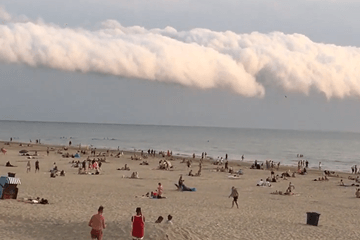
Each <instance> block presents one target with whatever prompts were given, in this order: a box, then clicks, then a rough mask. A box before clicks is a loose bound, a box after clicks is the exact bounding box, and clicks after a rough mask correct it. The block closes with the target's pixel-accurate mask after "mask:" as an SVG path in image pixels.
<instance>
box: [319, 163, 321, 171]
mask: <svg viewBox="0 0 360 240" xmlns="http://www.w3.org/2000/svg"><path fill="white" fill-rule="evenodd" d="M319 170H321V162H319Z"/></svg>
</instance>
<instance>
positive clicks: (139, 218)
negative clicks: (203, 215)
mask: <svg viewBox="0 0 360 240" xmlns="http://www.w3.org/2000/svg"><path fill="white" fill-rule="evenodd" d="M103 213H104V207H103V206H100V207H99V208H98V212H97V214H94V215H93V216H92V217H91V218H90V221H89V224H88V225H89V227H91V231H90V236H91V239H97V240H102V239H103V235H104V229H106V224H105V217H104V216H103ZM163 219H164V218H163V217H162V216H159V217H158V218H157V220H156V221H155V223H161V222H162V221H163ZM172 219H173V217H172V215H171V214H169V215H168V217H167V221H166V222H165V223H166V224H170V225H173V222H172ZM131 223H132V229H131V237H132V239H133V240H140V239H143V238H144V236H145V216H144V215H143V214H142V210H141V208H140V207H137V208H136V209H135V215H133V216H132V217H131ZM166 237H168V236H167V235H166Z"/></svg>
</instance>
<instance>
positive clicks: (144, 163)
mask: <svg viewBox="0 0 360 240" xmlns="http://www.w3.org/2000/svg"><path fill="white" fill-rule="evenodd" d="M140 165H149V163H148V161H142V162H141V163H140Z"/></svg>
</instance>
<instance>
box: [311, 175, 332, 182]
mask: <svg viewBox="0 0 360 240" xmlns="http://www.w3.org/2000/svg"><path fill="white" fill-rule="evenodd" d="M313 181H329V178H328V177H327V176H326V175H325V176H323V177H318V178H315V179H314V180H313Z"/></svg>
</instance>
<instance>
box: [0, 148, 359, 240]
mask: <svg viewBox="0 0 360 240" xmlns="http://www.w3.org/2000/svg"><path fill="white" fill-rule="evenodd" d="M3 146H4V143H0V147H3ZM4 147H5V148H6V149H7V150H8V152H7V153H6V155H4V154H2V153H1V155H0V175H7V172H15V173H16V177H18V178H20V179H21V181H22V184H21V185H20V186H19V194H18V200H0V224H1V228H0V236H1V239H4V240H6V239H16V240H22V239H24V240H25V239H26V240H31V239H37V240H39V239H46V240H50V239H57V240H58V239H76V240H79V239H90V230H91V229H90V227H88V225H87V224H88V221H89V219H90V217H91V216H92V215H93V214H95V213H96V211H97V208H98V207H99V205H103V206H104V217H105V220H106V224H107V228H106V229H105V230H104V239H131V237H130V231H131V222H130V219H131V216H132V215H133V214H134V213H135V208H136V207H141V208H142V211H143V214H144V215H145V217H146V225H145V238H144V239H159V240H161V239H171V240H173V239H175V240H178V239H358V238H359V237H360V236H359V235H360V232H359V231H358V230H357V223H358V220H357V217H358V216H359V213H360V210H359V209H358V208H357V207H358V206H359V205H360V199H358V198H355V190H356V187H340V186H338V182H339V180H340V178H337V177H330V179H329V181H321V182H314V181H313V179H314V178H317V177H319V176H322V172H319V171H314V170H313V171H310V172H309V174H308V175H305V176H302V175H297V176H296V177H295V178H288V180H281V181H280V182H278V183H273V185H272V187H257V186H256V183H257V182H258V181H259V180H260V178H263V179H265V178H266V177H268V176H270V171H269V170H252V169H249V165H248V164H246V163H243V162H239V163H240V165H241V166H238V164H236V163H231V165H232V166H234V168H235V170H238V169H239V168H241V169H243V171H244V175H242V176H241V177H240V178H239V179H229V178H228V175H229V174H228V173H222V172H214V169H215V166H214V165H212V164H210V163H209V162H205V163H204V165H203V170H202V176H201V177H189V176H186V175H187V173H188V171H189V170H188V169H187V166H186V164H184V163H180V159H178V158H174V160H172V161H171V162H172V164H173V165H174V170H172V171H164V170H154V168H156V167H157V165H158V161H159V160H160V157H156V158H152V157H150V158H149V159H147V160H148V161H149V163H150V165H144V166H142V165H139V163H140V162H141V161H134V160H131V159H130V155H131V153H126V154H125V155H124V156H122V157H121V158H114V157H107V161H108V163H104V164H103V165H102V169H103V170H102V172H101V174H100V175H78V174H77V172H78V170H77V169H76V168H72V167H71V164H70V163H69V162H70V161H72V160H73V159H72V158H63V157H62V156H61V155H59V154H56V152H55V151H51V152H50V155H49V156H46V148H47V146H44V145H42V144H41V145H33V146H32V147H20V146H19V144H16V143H11V145H10V146H8V145H5V146H4ZM58 148H60V147H59V146H58ZM21 149H28V150H32V151H33V150H37V151H38V154H39V155H40V156H39V157H38V158H39V161H40V172H39V173H34V170H35V168H34V163H35V161H36V160H33V159H32V160H31V165H32V168H31V172H30V173H26V163H27V159H26V157H24V156H19V154H18V152H19V150H21ZM68 152H69V153H75V152H76V149H75V148H72V149H70V150H69V151H68ZM85 158H86V156H81V160H83V159H85ZM161 159H162V158H161ZM7 161H10V162H11V163H12V164H13V165H17V166H18V167H16V168H7V167H5V163H6V162H7ZM54 162H56V163H57V166H58V168H59V169H60V170H65V172H66V176H65V177H56V178H50V173H49V170H50V168H52V166H53V163H54ZM125 163H127V164H128V166H129V167H130V168H131V171H118V170H116V169H117V168H120V167H123V166H124V164H125ZM192 169H193V172H197V169H198V164H197V163H196V162H194V163H193V166H192ZM287 169H288V167H283V168H281V169H280V170H279V171H275V173H276V174H280V173H281V172H283V171H284V170H287ZM133 171H137V172H139V175H140V178H141V179H129V178H122V176H123V175H126V176H130V174H131V172H133ZM180 174H183V175H184V179H185V184H186V185H187V186H188V187H195V188H196V189H197V191H196V192H179V191H177V190H176V187H175V186H174V183H177V181H178V178H179V175H180ZM349 175H350V174H345V173H341V174H340V176H342V177H343V180H344V182H345V183H353V181H350V180H348V176H349ZM289 181H291V182H292V183H293V184H294V185H295V193H296V194H295V195H294V196H281V195H272V194H270V193H271V192H274V191H275V190H281V191H285V189H286V188H287V186H288V184H289ZM158 182H161V183H162V184H163V186H164V195H165V196H166V197H167V198H166V199H149V198H141V197H139V198H136V197H135V196H141V195H143V194H145V193H147V192H150V191H154V190H155V189H156V187H157V183H158ZM232 186H235V187H237V188H238V191H239V200H238V202H239V209H236V208H231V201H232V199H231V198H228V196H229V194H230V189H231V187H232ZM31 197H33V198H34V197H40V198H46V199H48V201H49V203H50V204H48V205H40V204H29V203H24V202H21V201H19V200H21V199H23V198H31ZM313 211H315V212H319V213H320V214H321V216H320V220H319V226H310V225H306V212H313ZM168 214H171V215H172V216H173V223H174V224H173V225H169V224H165V223H160V224H155V223H154V222H155V220H156V219H157V218H158V216H160V215H161V216H163V217H165V218H166V216H167V215H168ZM166 235H167V236H168V237H166Z"/></svg>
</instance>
